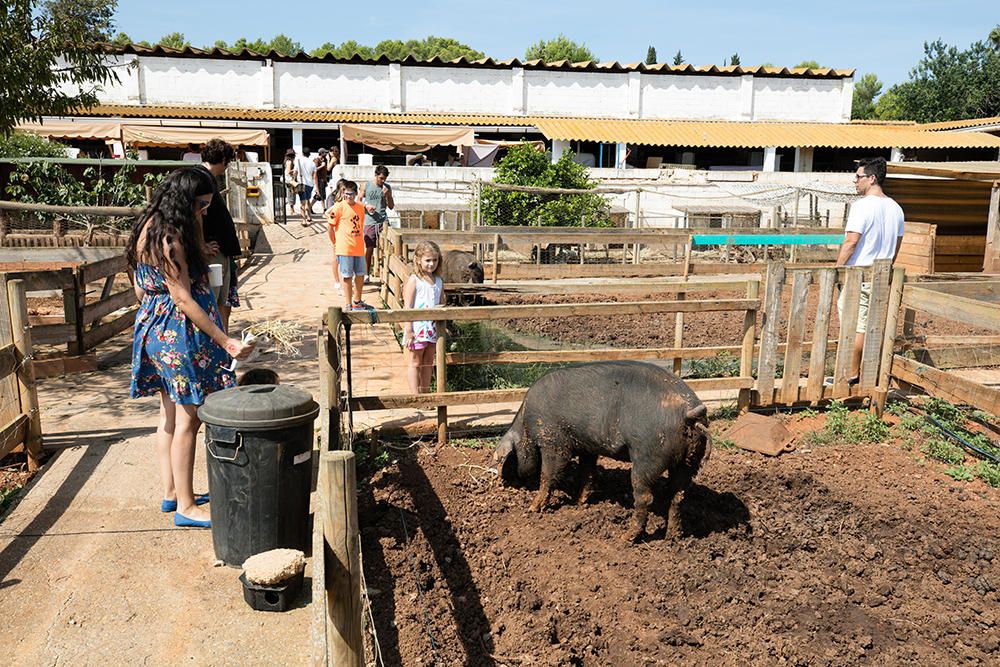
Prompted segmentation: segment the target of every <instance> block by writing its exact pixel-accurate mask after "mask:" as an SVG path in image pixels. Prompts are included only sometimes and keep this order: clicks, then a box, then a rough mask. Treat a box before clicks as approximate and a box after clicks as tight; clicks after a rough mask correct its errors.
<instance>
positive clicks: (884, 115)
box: [875, 86, 906, 120]
mask: <svg viewBox="0 0 1000 667" xmlns="http://www.w3.org/2000/svg"><path fill="white" fill-rule="evenodd" d="M875 118H878V119H879V120H906V115H905V113H904V112H903V108H902V106H900V103H899V97H898V96H897V95H896V90H895V86H893V87H892V88H890V89H889V90H887V91H885V92H884V93H882V94H881V95H880V96H879V98H878V100H877V101H876V102H875Z"/></svg>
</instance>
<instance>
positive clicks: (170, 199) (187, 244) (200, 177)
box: [126, 167, 214, 280]
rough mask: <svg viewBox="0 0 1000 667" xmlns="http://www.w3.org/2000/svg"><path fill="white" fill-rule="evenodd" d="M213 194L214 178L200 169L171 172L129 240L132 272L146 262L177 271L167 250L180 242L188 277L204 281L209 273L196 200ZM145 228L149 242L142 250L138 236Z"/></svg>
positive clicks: (173, 260) (154, 195)
mask: <svg viewBox="0 0 1000 667" xmlns="http://www.w3.org/2000/svg"><path fill="white" fill-rule="evenodd" d="M212 192H214V189H213V188H212V181H211V175H210V174H208V173H206V172H205V170H203V169H200V168H198V167H185V168H184V169H178V170H177V171H174V172H172V173H171V174H170V175H169V176H167V178H166V179H164V181H163V182H162V183H160V185H159V186H157V188H156V190H154V191H153V199H152V201H150V202H149V205H148V206H146V210H144V211H143V212H142V215H140V216H139V219H138V220H137V221H136V223H135V225H134V226H133V227H132V234H131V236H130V237H129V240H128V250H127V252H126V257H127V258H128V263H129V266H131V267H132V268H133V269H134V268H135V267H136V265H137V264H138V263H139V259H140V258H142V259H143V263H145V264H151V265H153V266H155V267H156V268H158V269H160V270H161V271H163V272H164V273H169V274H173V273H175V271H176V268H175V267H176V266H177V259H176V258H175V257H174V253H173V251H170V252H169V254H166V253H165V252H164V246H165V245H166V246H168V247H169V246H170V245H172V244H173V243H174V242H175V241H176V240H177V239H180V242H181V246H182V247H183V248H184V255H185V256H186V257H187V265H188V274H189V275H190V276H192V277H193V278H195V279H196V280H203V279H204V276H205V274H206V273H207V272H208V267H207V266H206V263H205V257H204V255H202V251H201V241H202V238H203V235H202V232H201V229H200V227H199V226H198V222H197V220H196V219H195V213H194V207H195V197H198V196H201V195H207V194H209V193H212ZM143 228H148V230H147V232H146V242H145V244H144V245H143V247H142V248H139V247H138V246H139V236H140V234H141V233H142V230H143Z"/></svg>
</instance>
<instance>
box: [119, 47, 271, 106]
mask: <svg viewBox="0 0 1000 667" xmlns="http://www.w3.org/2000/svg"><path fill="white" fill-rule="evenodd" d="M139 66H140V68H141V77H142V83H143V86H144V88H145V96H146V104H224V105H225V106H254V107H257V106H260V104H261V94H260V89H261V83H260V81H259V80H258V77H259V76H261V62H260V61H259V60H242V61H240V60H232V61H227V60H209V59H194V58H140V59H139ZM221 100H225V101H224V102H222V101H221Z"/></svg>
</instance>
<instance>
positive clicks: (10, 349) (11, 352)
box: [0, 343, 19, 379]
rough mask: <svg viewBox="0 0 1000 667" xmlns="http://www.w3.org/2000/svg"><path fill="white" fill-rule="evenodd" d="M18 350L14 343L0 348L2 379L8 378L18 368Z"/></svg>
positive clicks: (0, 376)
mask: <svg viewBox="0 0 1000 667" xmlns="http://www.w3.org/2000/svg"><path fill="white" fill-rule="evenodd" d="M18 361H19V359H18V354H17V348H15V347H14V343H7V344H6V345H4V346H3V347H0V379H2V378H5V377H7V376H8V375H10V374H11V373H13V372H14V370H15V369H16V368H17V364H18Z"/></svg>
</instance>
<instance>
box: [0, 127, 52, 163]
mask: <svg viewBox="0 0 1000 667" xmlns="http://www.w3.org/2000/svg"><path fill="white" fill-rule="evenodd" d="M14 157H66V147H65V146H63V145H62V144H59V143H56V142H54V141H49V140H48V139H46V138H45V137H40V136H38V135H37V134H32V133H31V132H18V131H16V130H15V131H14V132H12V133H11V134H10V135H9V136H6V137H5V136H3V135H2V134H0V158H14Z"/></svg>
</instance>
